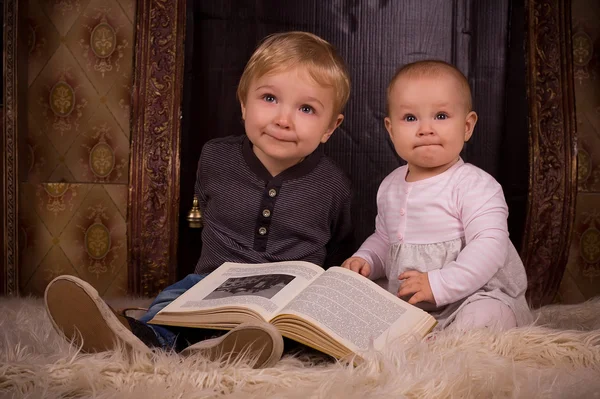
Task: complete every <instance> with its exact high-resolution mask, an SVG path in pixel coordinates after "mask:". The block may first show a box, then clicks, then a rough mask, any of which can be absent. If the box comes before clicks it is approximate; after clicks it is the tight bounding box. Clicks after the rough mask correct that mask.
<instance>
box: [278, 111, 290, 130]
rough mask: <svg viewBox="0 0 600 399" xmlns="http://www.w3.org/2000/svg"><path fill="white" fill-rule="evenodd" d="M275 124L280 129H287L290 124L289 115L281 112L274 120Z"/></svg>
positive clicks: (286, 112)
mask: <svg viewBox="0 0 600 399" xmlns="http://www.w3.org/2000/svg"><path fill="white" fill-rule="evenodd" d="M275 124H276V125H277V126H278V127H280V128H282V129H288V128H289V127H290V124H291V117H290V113H289V112H288V111H286V110H281V112H279V114H277V116H276V118H275Z"/></svg>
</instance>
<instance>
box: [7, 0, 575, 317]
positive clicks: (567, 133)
mask: <svg viewBox="0 0 600 399" xmlns="http://www.w3.org/2000/svg"><path fill="white" fill-rule="evenodd" d="M17 3H18V2H17V0H7V1H5V2H4V5H5V21H4V29H5V31H4V32H5V33H4V54H5V59H4V68H5V73H4V106H5V118H4V127H3V136H2V141H3V143H2V146H3V147H4V152H3V158H2V160H3V163H2V172H3V192H2V205H3V208H2V212H3V215H2V216H3V218H2V220H3V221H4V223H3V230H2V235H3V239H4V240H3V241H4V255H3V258H2V259H3V263H2V278H3V284H2V290H3V291H2V292H3V293H8V294H16V293H18V267H17V265H18V225H17V224H18V222H17V221H18V219H17V215H18V206H17V204H18V181H19V180H18V169H19V168H18V156H17V154H18V144H17V142H18V138H17V136H16V133H17V119H18V118H17V115H18V109H17V108H18V107H17V102H18V97H17V90H16V87H17V83H16V82H17V76H16V72H17V71H18V69H17V54H16V53H17V51H16V50H17V48H18V45H17V44H18V43H17V33H16V31H17V28H18V23H17V15H18V7H17ZM185 5H186V2H185V1H184V0H138V2H137V33H136V35H137V37H136V53H135V77H134V86H133V99H132V135H131V137H132V148H131V166H130V190H129V201H128V232H129V253H130V258H129V289H130V291H131V292H132V293H134V294H139V295H153V294H155V293H156V292H158V291H159V290H160V289H161V288H163V287H164V286H165V285H167V284H169V283H171V282H173V281H174V279H175V276H176V267H177V259H176V254H177V232H178V221H179V143H180V127H181V124H180V117H181V111H180V109H181V99H182V94H183V93H182V85H183V58H184V51H185V47H184V29H185V27H184V23H185ZM526 13H527V43H526V46H527V70H528V94H529V115H530V121H529V122H530V124H529V126H530V128H529V130H530V139H529V147H530V163H529V164H530V171H529V175H530V187H529V204H528V212H527V215H528V216H527V220H526V226H525V232H524V239H523V240H524V242H523V250H522V253H521V255H522V257H523V260H524V262H525V265H526V268H527V272H528V277H529V291H528V298H529V300H530V302H531V303H532V305H534V306H540V305H544V304H547V303H549V302H550V301H551V300H552V298H553V297H554V295H555V294H556V291H557V289H558V286H559V284H560V281H561V279H562V275H563V273H564V270H565V265H566V261H567V255H568V250H569V243H570V237H571V230H572V225H573V217H574V209H575V197H576V141H575V140H576V139H575V112H574V95H573V71H572V62H571V61H572V52H571V2H570V1H568V0H545V1H542V0H529V1H528V2H527V4H526Z"/></svg>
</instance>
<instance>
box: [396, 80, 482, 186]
mask: <svg viewBox="0 0 600 399" xmlns="http://www.w3.org/2000/svg"><path fill="white" fill-rule="evenodd" d="M389 113H390V115H389V116H388V117H387V118H385V127H386V129H387V130H388V132H389V134H390V137H391V139H392V142H393V143H394V147H395V149H396V152H397V153H398V155H399V156H400V157H401V158H402V159H404V160H405V161H406V162H407V163H408V169H409V176H408V177H407V179H409V180H410V181H416V180H422V179H426V178H428V177H432V176H435V175H437V174H440V173H442V172H444V171H445V170H447V169H448V168H450V167H451V166H452V165H453V164H454V163H455V162H456V161H457V160H458V157H459V155H460V152H461V150H462V148H463V145H464V143H465V141H467V140H468V139H469V138H470V137H471V134H472V132H473V128H474V127H475V123H476V122H477V115H476V114H475V113H474V112H470V111H469V109H468V106H467V102H466V99H465V96H464V92H463V91H462V90H461V86H460V84H459V83H458V82H457V81H456V79H455V78H453V77H452V76H450V75H448V76H447V75H442V76H438V77H426V76H424V77H401V78H399V79H398V80H397V81H396V82H395V83H394V84H393V86H392V89H391V91H390V95H389Z"/></svg>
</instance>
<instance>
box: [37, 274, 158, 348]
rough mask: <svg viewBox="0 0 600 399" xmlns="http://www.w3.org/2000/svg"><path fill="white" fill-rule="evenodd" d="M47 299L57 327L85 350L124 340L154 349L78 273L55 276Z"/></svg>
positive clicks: (131, 346) (47, 307) (129, 344)
mask: <svg viewBox="0 0 600 399" xmlns="http://www.w3.org/2000/svg"><path fill="white" fill-rule="evenodd" d="M44 300H45V303H46V311H47V312H48V316H49V317H50V320H51V321H52V325H53V326H54V329H55V330H56V331H57V332H58V333H59V334H61V335H62V336H63V337H65V338H66V339H67V340H69V341H72V342H73V343H74V344H75V345H77V346H79V345H81V349H82V351H84V352H102V351H107V350H111V349H115V348H116V347H117V342H120V343H121V344H124V345H125V347H126V348H128V349H130V350H134V351H138V352H142V353H151V349H150V348H149V347H148V345H146V344H145V343H144V342H143V341H142V340H140V338H138V337H137V336H136V335H134V333H133V332H131V327H130V325H129V322H128V320H127V319H126V318H125V317H124V316H121V315H119V314H117V313H116V312H115V311H114V310H113V309H112V308H111V307H110V306H108V304H106V302H104V300H102V298H100V295H99V294H98V291H96V290H95V289H94V287H92V286H91V285H89V284H88V283H86V282H85V281H83V280H81V279H79V278H77V277H75V276H69V275H64V276H59V277H57V278H55V279H54V280H52V281H51V282H50V283H49V284H48V286H47V287H46V292H45V294H44ZM155 339H156V338H155Z"/></svg>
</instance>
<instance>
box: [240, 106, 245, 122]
mask: <svg viewBox="0 0 600 399" xmlns="http://www.w3.org/2000/svg"><path fill="white" fill-rule="evenodd" d="M240 107H242V120H244V121H245V120H246V106H245V105H244V103H243V102H240Z"/></svg>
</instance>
